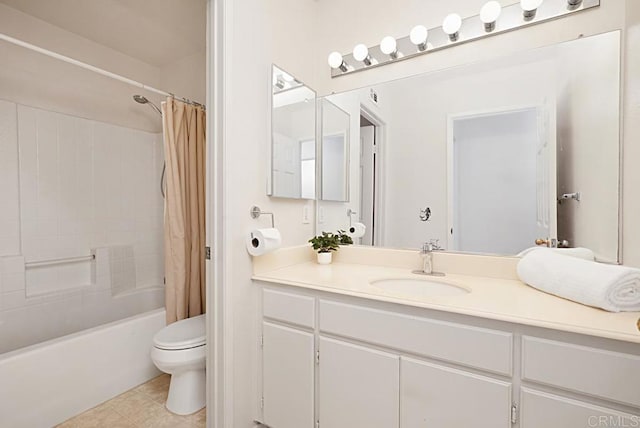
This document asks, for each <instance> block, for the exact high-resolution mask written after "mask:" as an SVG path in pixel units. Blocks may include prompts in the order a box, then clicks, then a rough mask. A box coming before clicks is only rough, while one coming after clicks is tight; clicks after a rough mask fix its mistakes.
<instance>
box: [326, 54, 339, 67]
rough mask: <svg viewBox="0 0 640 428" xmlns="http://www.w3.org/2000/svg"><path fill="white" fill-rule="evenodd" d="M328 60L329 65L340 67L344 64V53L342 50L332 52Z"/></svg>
mask: <svg viewBox="0 0 640 428" xmlns="http://www.w3.org/2000/svg"><path fill="white" fill-rule="evenodd" d="M327 61H328V62H329V67H331V68H340V66H341V65H342V54H341V53H340V52H331V53H330V54H329V58H328V59H327Z"/></svg>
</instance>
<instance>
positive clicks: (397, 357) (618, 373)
mask: <svg viewBox="0 0 640 428" xmlns="http://www.w3.org/2000/svg"><path fill="white" fill-rule="evenodd" d="M312 255H313V254H309V252H308V249H306V248H304V247H297V248H293V249H285V250H281V251H280V252H278V253H275V254H274V255H270V256H269V257H267V258H263V259H256V260H254V280H255V282H256V284H257V285H258V286H259V287H260V288H261V293H262V299H261V300H262V304H261V310H260V314H259V318H258V319H257V322H258V323H259V327H258V331H259V338H258V341H259V343H260V349H261V352H260V364H259V365H258V366H259V367H260V370H259V371H260V374H259V376H258V385H257V390H258V395H259V397H258V400H257V402H258V403H259V404H258V406H257V407H258V408H257V409H256V420H258V421H260V422H262V423H263V424H265V425H267V426H269V427H273V428H303V427H310V428H311V427H318V426H319V427H322V428H325V427H328V428H344V427H367V428H369V427H380V428H393V427H402V428H414V427H443V428H457V427H460V428H463V427H486V428H503V427H504V428H507V427H512V426H515V427H522V428H541V427H544V428H573V427H575V428H584V427H604V426H607V427H611V426H616V427H622V426H625V427H633V426H640V331H639V330H638V326H637V323H638V317H640V314H638V313H617V314H616V313H608V312H605V311H602V310H598V309H594V308H590V307H586V306H583V305H580V304H577V303H574V302H570V301H567V300H564V299H560V298H557V297H554V296H551V295H548V294H545V293H542V292H540V291H537V290H535V289H533V288H531V287H528V286H526V285H525V284H522V283H521V282H520V281H518V280H517V278H516V277H515V264H516V262H517V259H513V258H504V257H489V256H471V255H461V254H438V255H437V256H436V258H435V260H434V265H435V268H436V269H438V270H441V271H444V272H446V274H447V275H446V276H445V277H444V278H441V279H438V281H441V282H442V283H443V284H445V289H446V284H452V285H454V286H455V287H458V288H459V289H463V290H464V292H463V293H454V294H447V293H437V292H436V293H434V294H433V295H429V293H426V294H425V293H423V292H417V293H416V292H412V291H411V288H410V287H406V286H405V285H407V284H405V285H403V286H401V287H399V288H398V291H397V292H394V291H393V289H392V287H388V286H385V287H380V286H379V283H376V281H379V280H381V279H387V280H390V279H391V280H406V279H411V280H413V281H415V280H417V281H420V280H423V279H433V278H424V277H420V276H419V275H412V274H411V273H410V272H411V270H412V269H413V268H415V267H416V265H419V263H420V260H419V257H418V256H417V252H412V251H402V250H388V249H373V248H364V247H351V248H343V249H341V250H340V251H339V252H338V253H337V255H338V257H337V258H336V259H337V260H336V261H337V263H334V264H332V265H329V266H319V265H317V264H315V263H314V262H312V261H310V260H311V258H310V257H311V256H312ZM376 284H378V285H376ZM414 285H415V284H414ZM418 285H419V284H418ZM425 286H426V287H428V284H425Z"/></svg>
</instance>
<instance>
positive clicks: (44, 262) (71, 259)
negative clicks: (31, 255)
mask: <svg viewBox="0 0 640 428" xmlns="http://www.w3.org/2000/svg"><path fill="white" fill-rule="evenodd" d="M95 258H96V256H95V255H94V254H91V255H89V256H78V257H64V258H60V259H47V260H36V261H33V262H26V263H25V264H24V267H25V268H32V267H42V266H50V265H60V264H66V263H79V262H89V261H93V260H95Z"/></svg>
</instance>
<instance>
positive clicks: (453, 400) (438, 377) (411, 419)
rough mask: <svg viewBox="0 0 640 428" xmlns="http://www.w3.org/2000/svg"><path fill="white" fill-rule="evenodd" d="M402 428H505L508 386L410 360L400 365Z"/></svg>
mask: <svg viewBox="0 0 640 428" xmlns="http://www.w3.org/2000/svg"><path fill="white" fill-rule="evenodd" d="M400 373H401V378H400V385H401V386H400V403H401V407H400V426H401V427H402V428H420V427H443V428H444V427H446V428H467V427H474V428H509V427H510V426H511V421H510V412H511V384H510V383H507V382H502V381H499V380H495V379H492V378H489V377H485V376H479V375H476V374H472V373H468V372H464V371H460V370H456V369H452V368H449V367H443V366H439V365H435V364H431V363H426V362H423V361H417V360H414V359H411V358H404V357H402V358H401V363H400Z"/></svg>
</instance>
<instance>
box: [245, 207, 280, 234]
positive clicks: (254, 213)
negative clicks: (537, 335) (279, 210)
mask: <svg viewBox="0 0 640 428" xmlns="http://www.w3.org/2000/svg"><path fill="white" fill-rule="evenodd" d="M249 215H251V218H253V219H256V218H260V216H261V215H270V216H271V227H272V228H275V227H276V219H275V216H274V215H273V213H271V212H266V211H262V210H261V209H260V207H259V206H257V205H254V206H252V207H251V210H250V211H249Z"/></svg>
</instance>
